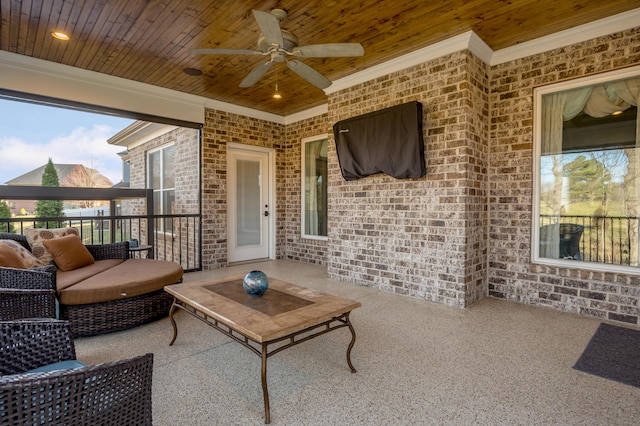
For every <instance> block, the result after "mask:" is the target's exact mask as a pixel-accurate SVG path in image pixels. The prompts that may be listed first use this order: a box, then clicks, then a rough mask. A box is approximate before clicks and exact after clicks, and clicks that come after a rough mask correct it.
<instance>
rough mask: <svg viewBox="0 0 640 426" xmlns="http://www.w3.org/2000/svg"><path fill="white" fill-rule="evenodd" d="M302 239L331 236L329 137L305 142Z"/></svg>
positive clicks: (303, 155)
mask: <svg viewBox="0 0 640 426" xmlns="http://www.w3.org/2000/svg"><path fill="white" fill-rule="evenodd" d="M302 237H303V238H317V239H326V237H327V138H326V136H316V137H312V138H307V139H303V140H302Z"/></svg>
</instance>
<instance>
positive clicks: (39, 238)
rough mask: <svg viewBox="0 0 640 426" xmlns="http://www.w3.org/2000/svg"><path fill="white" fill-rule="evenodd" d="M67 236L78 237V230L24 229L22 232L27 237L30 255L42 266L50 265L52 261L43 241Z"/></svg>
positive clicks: (70, 228) (68, 228) (69, 228)
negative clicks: (73, 235)
mask: <svg viewBox="0 0 640 426" xmlns="http://www.w3.org/2000/svg"><path fill="white" fill-rule="evenodd" d="M69 234H75V235H78V230H77V229H76V228H72V227H67V228H52V229H40V228H25V230H24V236H25V237H27V241H28V242H29V245H30V246H31V253H33V255H34V256H35V257H37V258H38V259H39V260H40V262H42V264H43V265H44V264H47V263H51V260H53V257H52V256H51V253H49V251H48V250H47V248H46V247H45V246H44V241H45V240H50V239H53V238H60V237H64V236H65V235H69Z"/></svg>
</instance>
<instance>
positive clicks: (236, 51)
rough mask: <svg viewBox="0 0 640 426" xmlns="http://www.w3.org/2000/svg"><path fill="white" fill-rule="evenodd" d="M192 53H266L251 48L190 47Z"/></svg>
mask: <svg viewBox="0 0 640 426" xmlns="http://www.w3.org/2000/svg"><path fill="white" fill-rule="evenodd" d="M189 53H190V54H191V55H264V53H263V52H261V51H259V50H250V49H189Z"/></svg>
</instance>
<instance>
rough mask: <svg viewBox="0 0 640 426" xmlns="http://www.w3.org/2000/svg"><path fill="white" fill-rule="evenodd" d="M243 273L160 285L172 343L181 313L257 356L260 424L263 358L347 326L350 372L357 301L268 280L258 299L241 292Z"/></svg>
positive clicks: (266, 410)
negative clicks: (167, 302)
mask: <svg viewBox="0 0 640 426" xmlns="http://www.w3.org/2000/svg"><path fill="white" fill-rule="evenodd" d="M242 279H243V275H238V276H229V277H224V278H219V279H216V280H204V281H196V282H186V283H181V284H173V285H169V286H166V287H165V291H167V292H168V293H169V294H171V295H172V296H173V297H174V299H173V305H172V306H171V310H170V311H169V320H170V321H171V325H172V326H173V339H171V343H169V345H173V343H174V342H175V341H176V337H177V336H178V327H177V325H176V321H175V319H174V317H173V315H174V313H175V311H176V309H182V310H183V311H185V312H188V313H189V314H191V315H192V316H194V317H195V318H198V319H199V320H201V321H203V322H204V323H206V324H208V325H209V326H211V327H213V328H215V329H216V330H218V331H220V332H221V333H223V334H225V335H226V336H228V337H230V338H231V339H233V340H234V341H236V342H238V343H240V344H241V345H242V346H244V347H246V348H248V349H250V350H251V351H252V352H253V353H255V354H256V355H258V356H259V357H261V358H262V370H261V379H262V395H263V398H264V421H265V423H270V421H271V416H270V412H269V391H268V389H267V359H268V358H269V357H271V356H272V355H275V354H277V353H278V352H281V351H283V350H285V349H288V348H290V347H292V346H295V345H297V344H299V343H302V342H304V341H307V340H309V339H313V338H314V337H317V336H320V335H322V334H325V333H328V332H330V331H333V330H338V329H340V328H343V327H347V328H348V329H349V331H350V332H351V341H350V342H349V345H348V347H347V364H348V366H349V368H350V369H351V372H352V373H355V372H356V369H355V368H354V367H353V364H352V363H351V349H352V348H353V345H354V343H355V341H356V333H355V331H354V329H353V325H352V324H351V321H350V320H349V314H350V313H351V311H352V310H354V309H356V308H358V307H360V306H361V304H360V302H356V301H354V300H350V299H344V298H342V297H337V296H333V295H331V294H326V293H321V292H318V291H314V290H311V289H308V288H304V287H299V286H297V285H294V284H290V283H287V282H284V281H280V280H277V279H274V278H269V289H268V290H267V292H266V293H265V294H264V295H262V296H260V297H252V296H249V295H248V294H247V293H246V292H245V291H244V289H243V288H242Z"/></svg>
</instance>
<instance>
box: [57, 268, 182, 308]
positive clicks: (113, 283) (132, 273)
mask: <svg viewBox="0 0 640 426" xmlns="http://www.w3.org/2000/svg"><path fill="white" fill-rule="evenodd" d="M83 269H84V268H83ZM182 273H183V270H182V266H180V265H179V264H178V263H174V262H166V261H163V260H153V259H127V260H125V261H124V262H122V263H121V264H119V265H117V266H114V267H113V268H110V269H108V270H106V271H104V272H101V273H99V274H96V275H93V276H92V277H90V278H87V279H86V280H84V281H81V282H79V283H77V284H75V285H72V286H70V287H67V288H65V289H64V290H62V291H60V303H62V304H63V305H85V304H90V303H99V302H108V301H112V300H120V299H125V298H128V297H135V296H140V295H142V294H147V293H151V292H154V291H156V290H161V289H163V288H164V286H165V285H169V284H175V283H177V282H178V281H180V278H182Z"/></svg>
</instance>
